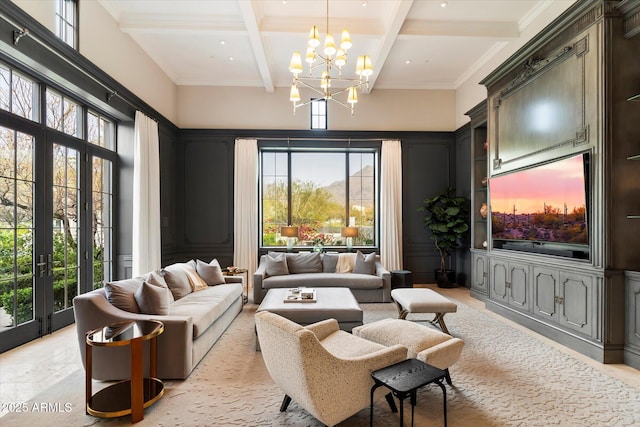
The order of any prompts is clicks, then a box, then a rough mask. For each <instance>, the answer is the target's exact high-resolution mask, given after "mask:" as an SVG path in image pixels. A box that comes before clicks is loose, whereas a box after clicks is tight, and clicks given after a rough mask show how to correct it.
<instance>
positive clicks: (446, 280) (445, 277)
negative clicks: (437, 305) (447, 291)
mask: <svg viewBox="0 0 640 427" xmlns="http://www.w3.org/2000/svg"><path fill="white" fill-rule="evenodd" d="M434 276H435V278H436V284H437V285H438V287H439V288H455V287H456V272H455V271H454V270H447V271H445V272H444V274H443V273H442V271H441V270H440V269H436V270H434Z"/></svg>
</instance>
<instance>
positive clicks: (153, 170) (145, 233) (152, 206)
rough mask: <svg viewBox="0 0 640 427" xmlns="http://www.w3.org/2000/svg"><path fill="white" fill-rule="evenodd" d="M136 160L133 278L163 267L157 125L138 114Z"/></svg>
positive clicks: (134, 168) (135, 146)
mask: <svg viewBox="0 0 640 427" xmlns="http://www.w3.org/2000/svg"><path fill="white" fill-rule="evenodd" d="M133 144H134V158H133V159H134V160H133V248H132V258H133V265H132V273H133V277H136V276H140V275H142V274H144V273H147V272H149V271H153V270H156V269H158V268H160V267H161V266H162V265H161V263H162V261H161V251H162V247H161V239H160V143H159V140H158V123H156V122H155V121H154V120H153V119H151V118H149V117H147V116H145V115H144V114H142V113H141V112H140V111H136V121H135V129H134V142H133Z"/></svg>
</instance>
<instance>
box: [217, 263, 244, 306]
mask: <svg viewBox="0 0 640 427" xmlns="http://www.w3.org/2000/svg"><path fill="white" fill-rule="evenodd" d="M222 274H224V275H225V276H237V275H240V274H246V275H247V277H246V280H245V281H244V285H245V288H246V293H245V294H244V295H243V296H242V302H243V303H245V304H246V303H248V302H249V270H247V269H246V268H236V269H235V270H233V271H230V270H229V268H228V267H225V268H223V269H222ZM243 279H244V278H243Z"/></svg>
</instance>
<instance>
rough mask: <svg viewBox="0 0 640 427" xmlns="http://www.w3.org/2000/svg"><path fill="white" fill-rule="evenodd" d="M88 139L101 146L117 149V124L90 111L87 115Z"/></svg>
mask: <svg viewBox="0 0 640 427" xmlns="http://www.w3.org/2000/svg"><path fill="white" fill-rule="evenodd" d="M87 141H88V142H90V143H91V144H95V145H97V146H99V147H104V148H107V149H109V150H115V148H116V147H115V126H114V124H113V122H112V121H110V120H109V119H107V118H105V117H102V116H101V115H100V114H98V113H96V112H93V111H89V114H88V115H87Z"/></svg>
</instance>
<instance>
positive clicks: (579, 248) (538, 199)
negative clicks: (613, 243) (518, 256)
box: [489, 153, 590, 259]
mask: <svg viewBox="0 0 640 427" xmlns="http://www.w3.org/2000/svg"><path fill="white" fill-rule="evenodd" d="M589 171H590V166H589V153H582V154H579V155H577V156H572V157H565V158H562V159H558V160H555V161H552V162H549V163H543V164H538V165H535V166H533V167H530V168H527V169H522V170H518V171H514V172H510V173H506V174H504V175H497V176H494V177H491V179H490V180H489V198H490V208H491V238H492V246H493V248H494V249H510V250H516V251H525V252H534V253H542V254H547V255H556V256H563V257H569V258H576V259H589V233H588V230H589V227H588V226H587V220H588V215H589V199H590V197H589V194H590V193H589V188H590V185H589Z"/></svg>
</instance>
